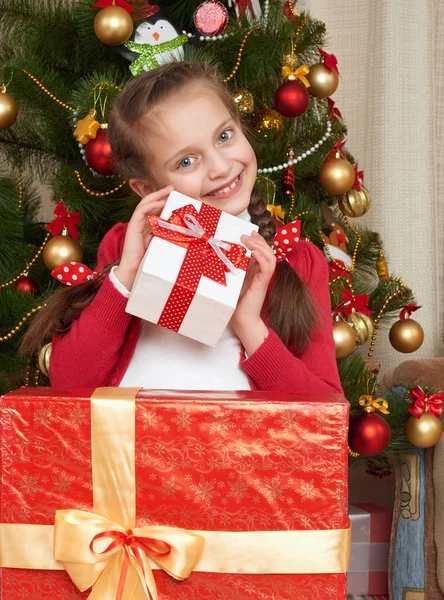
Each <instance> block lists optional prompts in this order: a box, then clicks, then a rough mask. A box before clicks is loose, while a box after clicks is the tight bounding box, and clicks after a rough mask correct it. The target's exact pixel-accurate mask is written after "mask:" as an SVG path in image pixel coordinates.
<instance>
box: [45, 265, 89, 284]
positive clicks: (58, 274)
mask: <svg viewBox="0 0 444 600" xmlns="http://www.w3.org/2000/svg"><path fill="white" fill-rule="evenodd" d="M96 275H97V271H91V269H90V268H89V267H87V266H86V265H84V264H82V263H80V262H69V263H65V264H64V265H60V267H56V268H55V269H54V270H53V271H51V276H52V277H54V279H57V281H60V283H64V284H65V285H78V284H79V283H85V281H90V280H91V279H94V277H96Z"/></svg>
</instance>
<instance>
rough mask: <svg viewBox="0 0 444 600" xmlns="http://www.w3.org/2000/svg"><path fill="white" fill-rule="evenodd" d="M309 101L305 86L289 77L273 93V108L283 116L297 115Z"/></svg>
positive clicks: (304, 108)
mask: <svg viewBox="0 0 444 600" xmlns="http://www.w3.org/2000/svg"><path fill="white" fill-rule="evenodd" d="M309 102H310V94H309V93H308V91H307V88H306V87H305V85H303V84H302V83H299V81H296V80H294V79H289V80H288V81H286V82H285V83H283V84H282V85H280V86H279V87H278V89H277V90H276V92H275V94H274V108H275V109H276V110H277V111H279V112H280V113H281V115H284V117H299V116H300V115H302V113H304V112H305V111H306V110H307V108H308V104H309Z"/></svg>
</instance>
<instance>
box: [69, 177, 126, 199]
mask: <svg viewBox="0 0 444 600" xmlns="http://www.w3.org/2000/svg"><path fill="white" fill-rule="evenodd" d="M74 174H75V176H76V177H77V181H78V182H79V185H80V187H81V188H82V190H84V191H85V192H86V193H87V194H89V195H90V196H96V197H100V198H103V197H104V196H110V195H111V194H114V193H115V192H118V191H119V190H121V189H122V188H123V186H124V185H126V184H127V181H126V180H125V181H122V183H119V185H118V186H116V187H115V188H114V189H112V190H109V191H108V192H95V191H94V190H91V189H90V188H88V187H86V185H85V184H84V183H83V181H82V178H81V176H80V173H79V171H74Z"/></svg>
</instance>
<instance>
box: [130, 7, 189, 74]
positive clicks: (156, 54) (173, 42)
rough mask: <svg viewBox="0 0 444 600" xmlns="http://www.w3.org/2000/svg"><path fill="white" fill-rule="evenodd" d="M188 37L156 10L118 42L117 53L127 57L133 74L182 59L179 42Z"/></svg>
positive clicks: (182, 42)
mask: <svg viewBox="0 0 444 600" xmlns="http://www.w3.org/2000/svg"><path fill="white" fill-rule="evenodd" d="M187 41H188V37H187V36H186V35H185V34H182V33H180V31H178V30H177V29H176V27H175V26H174V25H173V24H172V23H171V22H170V21H168V19H167V18H166V17H165V15H164V14H162V13H161V12H160V11H158V12H156V13H155V14H154V15H151V16H150V17H149V18H148V19H146V20H145V21H143V23H141V24H140V25H139V26H138V27H137V28H136V30H135V32H134V34H133V35H132V36H131V40H130V41H128V42H126V43H125V44H124V45H123V46H120V48H119V51H120V53H121V54H122V55H123V56H124V57H125V58H127V59H128V60H130V61H131V65H130V71H131V73H132V74H133V75H134V77H137V75H140V74H141V73H142V72H143V71H150V70H151V69H154V68H156V67H158V66H159V65H161V64H164V63H168V62H172V61H175V60H182V59H183V47H182V46H183V44H185V43H186V42H187Z"/></svg>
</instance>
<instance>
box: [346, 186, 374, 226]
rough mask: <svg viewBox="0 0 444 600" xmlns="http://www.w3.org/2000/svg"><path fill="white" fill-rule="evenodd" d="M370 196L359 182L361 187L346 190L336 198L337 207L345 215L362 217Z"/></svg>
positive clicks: (354, 217)
mask: <svg viewBox="0 0 444 600" xmlns="http://www.w3.org/2000/svg"><path fill="white" fill-rule="evenodd" d="M370 205H371V198H370V194H369V193H368V190H367V189H366V188H365V187H364V186H363V185H362V184H361V189H360V190H359V191H358V190H354V189H353V188H352V189H351V190H348V192H345V194H342V196H340V197H339V198H338V208H339V210H340V211H341V213H342V214H343V215H345V216H346V217H352V218H353V219H356V218H357V217H362V215H365V213H366V212H367V211H368V210H369V208H370Z"/></svg>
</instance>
